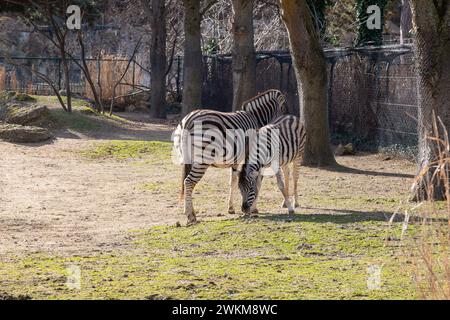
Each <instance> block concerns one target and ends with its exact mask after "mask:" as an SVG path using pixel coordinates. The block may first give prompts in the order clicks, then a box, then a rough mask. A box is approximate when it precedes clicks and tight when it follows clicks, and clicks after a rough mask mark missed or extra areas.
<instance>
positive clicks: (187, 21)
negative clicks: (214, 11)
mask: <svg viewBox="0 0 450 320" xmlns="http://www.w3.org/2000/svg"><path fill="white" fill-rule="evenodd" d="M183 3H184V67H183V110H182V113H183V115H186V114H188V113H189V112H191V111H192V110H194V109H197V108H200V107H201V103H202V49H201V44H200V43H201V32H200V22H201V15H200V0H184V1H183Z"/></svg>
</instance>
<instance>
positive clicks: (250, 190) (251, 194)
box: [239, 164, 261, 213]
mask: <svg viewBox="0 0 450 320" xmlns="http://www.w3.org/2000/svg"><path fill="white" fill-rule="evenodd" d="M260 178H261V177H260V170H259V169H258V168H256V167H254V166H252V165H249V164H246V165H244V166H243V167H242V170H241V172H240V175H239V190H240V191H241V195H242V212H244V213H250V209H251V207H252V206H253V204H254V203H255V200H256V195H257V181H258V179H260Z"/></svg>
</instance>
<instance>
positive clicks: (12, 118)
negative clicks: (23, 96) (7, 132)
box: [0, 104, 50, 125]
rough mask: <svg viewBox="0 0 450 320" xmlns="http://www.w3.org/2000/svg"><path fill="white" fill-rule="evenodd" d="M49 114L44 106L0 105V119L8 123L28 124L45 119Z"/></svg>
mask: <svg viewBox="0 0 450 320" xmlns="http://www.w3.org/2000/svg"><path fill="white" fill-rule="evenodd" d="M49 115H50V112H49V110H48V108H47V107H46V106H38V105H31V106H21V105H17V104H13V105H3V106H2V105H0V121H4V122H6V123H10V124H20V125H28V124H32V123H35V122H37V121H41V120H43V119H46V118H48V117H49Z"/></svg>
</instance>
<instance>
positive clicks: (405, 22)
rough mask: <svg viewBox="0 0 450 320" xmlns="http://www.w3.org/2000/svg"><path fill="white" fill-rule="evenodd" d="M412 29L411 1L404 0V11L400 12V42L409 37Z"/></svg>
mask: <svg viewBox="0 0 450 320" xmlns="http://www.w3.org/2000/svg"><path fill="white" fill-rule="evenodd" d="M411 29H412V16H411V3H410V0H402V11H401V14H400V43H404V42H405V39H406V38H409V37H410V36H411V35H410V31H411Z"/></svg>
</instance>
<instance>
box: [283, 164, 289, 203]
mask: <svg viewBox="0 0 450 320" xmlns="http://www.w3.org/2000/svg"><path fill="white" fill-rule="evenodd" d="M281 170H282V171H283V174H284V190H285V192H286V194H287V195H288V197H289V174H290V171H289V164H287V165H285V166H283V167H282V169H281ZM281 207H282V208H287V207H288V205H287V202H286V200H284V201H283V204H282V205H281Z"/></svg>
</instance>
